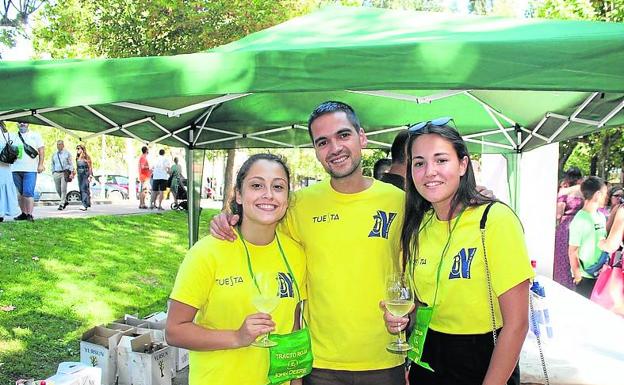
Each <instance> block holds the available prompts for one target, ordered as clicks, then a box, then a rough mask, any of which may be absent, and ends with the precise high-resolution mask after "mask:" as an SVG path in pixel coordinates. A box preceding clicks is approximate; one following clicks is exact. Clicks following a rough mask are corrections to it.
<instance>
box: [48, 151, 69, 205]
mask: <svg viewBox="0 0 624 385" xmlns="http://www.w3.org/2000/svg"><path fill="white" fill-rule="evenodd" d="M56 150H57V151H56V153H54V154H53V155H52V161H51V165H50V169H51V170H52V177H53V178H54V186H55V187H56V192H57V193H58V195H59V197H60V201H59V207H58V209H59V210H63V209H65V207H67V183H69V182H68V181H67V180H66V178H65V174H66V172H69V175H73V174H74V165H73V162H72V155H71V154H70V153H69V151H67V150H66V149H65V143H64V142H63V141H62V140H57V141H56Z"/></svg>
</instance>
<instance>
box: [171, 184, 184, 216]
mask: <svg viewBox="0 0 624 385" xmlns="http://www.w3.org/2000/svg"><path fill="white" fill-rule="evenodd" d="M175 196H176V198H177V201H178V204H176V203H175V202H173V203H172V204H171V210H188V195H187V193H186V187H184V184H183V183H182V182H181V181H180V183H178V191H176V192H175Z"/></svg>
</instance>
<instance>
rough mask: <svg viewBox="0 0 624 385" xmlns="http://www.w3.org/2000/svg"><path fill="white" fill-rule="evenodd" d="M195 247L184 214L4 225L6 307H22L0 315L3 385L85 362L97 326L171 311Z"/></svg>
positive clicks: (1, 296) (1, 265) (1, 278)
mask: <svg viewBox="0 0 624 385" xmlns="http://www.w3.org/2000/svg"><path fill="white" fill-rule="evenodd" d="M214 212H216V211H215V210H204V212H203V213H202V217H201V228H200V234H207V223H208V220H209V218H210V217H211V216H212V214H213V213H214ZM187 245H188V241H187V217H186V215H185V214H184V213H181V212H166V213H164V214H162V215H125V216H100V217H92V218H87V219H43V220H37V221H36V222H34V223H24V222H20V223H15V222H10V223H2V224H1V225H0V308H1V307H3V306H9V305H11V306H14V307H15V309H14V310H12V311H3V310H0V384H12V383H15V380H16V379H18V378H32V377H34V378H39V379H42V378H46V377H48V376H50V375H52V374H54V373H55V372H56V367H57V365H58V363H60V362H63V361H79V360H80V351H79V340H80V336H81V334H82V333H83V332H84V331H85V330H87V329H89V328H91V327H92V326H95V325H98V324H101V323H106V322H109V321H112V320H114V319H116V318H119V317H121V316H123V315H124V314H125V313H130V314H138V315H139V316H145V315H147V314H149V313H152V312H155V311H162V310H165V307H166V301H167V297H168V295H169V293H170V291H171V287H172V285H173V282H174V280H175V275H176V273H177V270H178V266H179V264H180V262H181V261H182V259H183V257H184V253H185V251H186V249H187Z"/></svg>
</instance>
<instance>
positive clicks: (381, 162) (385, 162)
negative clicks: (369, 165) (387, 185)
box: [373, 158, 392, 180]
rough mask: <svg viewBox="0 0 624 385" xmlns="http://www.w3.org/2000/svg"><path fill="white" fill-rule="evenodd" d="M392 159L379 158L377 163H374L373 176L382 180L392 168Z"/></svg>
mask: <svg viewBox="0 0 624 385" xmlns="http://www.w3.org/2000/svg"><path fill="white" fill-rule="evenodd" d="M391 164H392V161H391V160H390V159H388V158H381V159H377V161H376V162H375V164H374V165H373V178H375V179H377V180H381V178H382V177H383V175H384V174H385V173H387V172H388V170H390V165H391Z"/></svg>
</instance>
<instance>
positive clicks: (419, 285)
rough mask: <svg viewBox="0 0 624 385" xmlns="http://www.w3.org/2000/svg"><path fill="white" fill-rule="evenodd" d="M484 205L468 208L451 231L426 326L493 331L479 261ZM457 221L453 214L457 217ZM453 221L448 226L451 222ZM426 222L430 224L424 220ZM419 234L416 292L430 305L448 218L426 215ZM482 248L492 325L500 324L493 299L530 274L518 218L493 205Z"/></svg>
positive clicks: (470, 331) (469, 331)
mask: <svg viewBox="0 0 624 385" xmlns="http://www.w3.org/2000/svg"><path fill="white" fill-rule="evenodd" d="M485 207H486V205H482V206H479V207H469V208H467V209H466V210H465V211H464V213H463V214H462V215H461V217H460V219H459V222H458V224H457V227H456V228H455V229H454V230H453V232H452V236H451V240H450V243H449V247H448V250H447V252H446V254H445V256H444V260H443V261H442V268H441V270H440V281H439V286H438V297H437V300H436V304H435V308H434V311H433V318H432V320H431V324H430V327H431V329H433V330H436V331H438V332H442V333H448V334H484V333H487V332H489V331H491V330H492V318H491V317H492V316H491V313H490V302H489V299H488V286H487V280H486V274H485V264H484V259H483V246H482V244H481V232H480V230H479V222H480V221H481V216H482V215H483V211H484V210H485ZM455 219H456V218H455ZM455 219H453V220H452V221H451V228H452V227H453V225H454V224H455ZM427 221H428V222H427ZM421 229H422V230H421V232H420V236H419V251H418V258H416V260H415V264H414V281H415V287H416V290H417V296H418V297H419V298H420V299H421V301H423V302H425V303H427V304H429V305H431V304H432V303H433V299H434V292H435V286H436V274H437V270H438V266H439V264H440V259H441V257H442V252H443V250H444V246H445V245H446V243H447V240H448V236H449V222H447V221H440V220H438V219H437V217H436V215H435V213H434V212H433V211H429V212H428V213H427V214H425V217H424V219H423V226H421ZM485 239H486V243H485V246H486V248H487V259H488V266H489V269H490V275H491V277H492V290H493V294H494V298H493V299H494V301H493V302H494V309H495V311H494V314H495V316H496V327H497V328H499V327H501V326H502V316H501V313H500V307H499V305H498V300H497V297H498V296H500V295H501V294H503V293H505V292H506V291H507V290H509V289H511V288H512V287H514V286H516V285H518V284H519V283H521V282H523V281H525V280H526V279H530V278H533V276H534V272H533V269H532V268H531V263H530V261H529V256H528V252H527V249H526V244H525V242H524V234H523V231H522V225H521V224H520V221H519V220H518V218H517V217H516V216H515V214H514V213H513V212H512V211H511V209H510V208H509V207H507V206H505V205H503V204H500V203H497V204H494V205H493V206H492V208H491V209H490V212H489V214H488V218H487V222H486V228H485Z"/></svg>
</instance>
